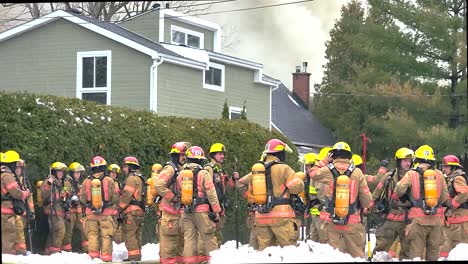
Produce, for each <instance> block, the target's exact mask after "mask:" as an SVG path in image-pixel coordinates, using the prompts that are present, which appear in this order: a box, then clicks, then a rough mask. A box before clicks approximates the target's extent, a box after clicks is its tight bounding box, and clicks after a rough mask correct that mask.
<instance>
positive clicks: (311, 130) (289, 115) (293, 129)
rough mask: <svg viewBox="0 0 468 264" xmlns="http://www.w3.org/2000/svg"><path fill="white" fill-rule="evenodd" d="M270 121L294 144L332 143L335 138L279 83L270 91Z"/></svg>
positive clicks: (315, 144)
mask: <svg viewBox="0 0 468 264" xmlns="http://www.w3.org/2000/svg"><path fill="white" fill-rule="evenodd" d="M271 111H272V117H271V122H272V123H273V125H274V127H276V128H278V129H279V130H280V132H281V133H283V134H284V135H285V136H286V137H288V138H289V139H290V140H291V141H292V142H293V143H294V144H295V145H304V146H325V145H333V144H334V143H335V139H334V138H333V136H332V133H331V131H330V130H329V129H328V128H326V127H325V126H323V125H322V124H321V123H320V121H319V120H318V119H317V118H316V117H315V116H314V115H313V114H312V113H311V112H310V111H309V110H308V109H306V108H305V107H304V106H303V105H302V104H301V103H299V102H298V100H297V99H295V98H294V96H293V95H292V93H291V92H290V91H289V90H288V88H286V86H284V84H283V83H281V84H280V85H279V86H278V88H276V89H274V90H273V92H272V109H271Z"/></svg>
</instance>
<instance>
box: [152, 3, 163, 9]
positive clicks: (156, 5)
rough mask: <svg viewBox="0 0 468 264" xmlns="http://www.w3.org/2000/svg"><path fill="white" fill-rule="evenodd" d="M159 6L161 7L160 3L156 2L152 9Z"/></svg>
mask: <svg viewBox="0 0 468 264" xmlns="http://www.w3.org/2000/svg"><path fill="white" fill-rule="evenodd" d="M160 7H161V4H158V3H156V4H154V5H153V9H159V8H160Z"/></svg>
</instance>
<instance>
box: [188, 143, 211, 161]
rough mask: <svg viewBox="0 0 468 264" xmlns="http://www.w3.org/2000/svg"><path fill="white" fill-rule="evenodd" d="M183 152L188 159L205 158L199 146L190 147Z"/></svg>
mask: <svg viewBox="0 0 468 264" xmlns="http://www.w3.org/2000/svg"><path fill="white" fill-rule="evenodd" d="M185 154H186V155H187V158H189V159H206V158H205V152H204V151H203V149H202V148H201V147H199V146H193V147H190V148H189V149H188V150H187V152H186V153H185Z"/></svg>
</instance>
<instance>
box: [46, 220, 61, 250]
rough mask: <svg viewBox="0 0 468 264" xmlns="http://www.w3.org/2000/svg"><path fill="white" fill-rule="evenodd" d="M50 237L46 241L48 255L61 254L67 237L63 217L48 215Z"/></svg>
mask: <svg viewBox="0 0 468 264" xmlns="http://www.w3.org/2000/svg"><path fill="white" fill-rule="evenodd" d="M47 220H48V221H49V235H48V236H47V240H46V254H53V253H56V252H60V248H61V246H62V241H63V238H64V237H65V219H64V217H63V216H58V215H48V216H47Z"/></svg>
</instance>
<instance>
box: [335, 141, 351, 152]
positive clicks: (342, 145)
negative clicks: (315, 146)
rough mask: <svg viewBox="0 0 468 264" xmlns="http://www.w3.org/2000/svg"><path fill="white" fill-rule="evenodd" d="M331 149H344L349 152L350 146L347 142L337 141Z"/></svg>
mask: <svg viewBox="0 0 468 264" xmlns="http://www.w3.org/2000/svg"><path fill="white" fill-rule="evenodd" d="M331 150H345V151H348V152H350V153H351V148H350V147H349V145H348V143H346V142H344V141H340V142H337V143H336V144H335V145H333V147H332V149H331Z"/></svg>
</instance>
